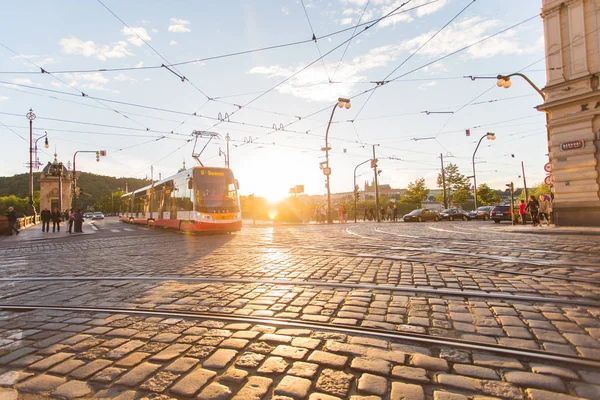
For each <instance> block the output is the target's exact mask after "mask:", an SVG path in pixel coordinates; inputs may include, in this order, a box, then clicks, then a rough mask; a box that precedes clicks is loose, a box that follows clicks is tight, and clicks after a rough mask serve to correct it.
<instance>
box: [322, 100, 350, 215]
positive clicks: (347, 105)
mask: <svg viewBox="0 0 600 400" xmlns="http://www.w3.org/2000/svg"><path fill="white" fill-rule="evenodd" d="M338 107H339V108H346V109H347V110H348V109H350V107H351V104H350V99H344V98H343V97H340V98H338V102H337V103H336V105H334V106H333V110H331V117H329V123H328V124H327V130H326V131H325V147H323V148H322V149H321V150H322V151H324V152H325V166H324V167H323V164H321V167H322V169H323V174H324V175H325V176H326V177H327V183H326V184H325V186H326V187H327V223H328V224H332V223H333V221H332V219H331V190H330V189H329V176H330V175H331V168H329V150H331V147H329V127H330V126H331V121H332V120H333V114H334V113H335V109H336V108H338Z"/></svg>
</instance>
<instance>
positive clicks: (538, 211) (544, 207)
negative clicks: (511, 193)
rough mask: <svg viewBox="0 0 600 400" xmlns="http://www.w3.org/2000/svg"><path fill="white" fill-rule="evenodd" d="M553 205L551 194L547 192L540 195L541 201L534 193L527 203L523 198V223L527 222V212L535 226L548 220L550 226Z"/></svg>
mask: <svg viewBox="0 0 600 400" xmlns="http://www.w3.org/2000/svg"><path fill="white" fill-rule="evenodd" d="M551 207H552V205H551V203H550V200H549V196H547V195H545V194H542V195H540V197H539V201H538V199H536V198H535V196H534V195H531V196H529V199H527V203H525V200H521V204H520V205H519V214H520V215H521V223H522V224H523V225H525V224H526V221H525V220H526V217H527V213H529V216H530V217H531V223H532V224H533V226H542V225H543V223H544V222H546V225H547V226H550V212H551Z"/></svg>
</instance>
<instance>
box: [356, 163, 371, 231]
mask: <svg viewBox="0 0 600 400" xmlns="http://www.w3.org/2000/svg"><path fill="white" fill-rule="evenodd" d="M369 161H371V160H367V161H363V162H361V163H360V164H358V165H357V166H356V167H354V188H355V190H356V170H357V169H358V167H360V166H361V165H364V164H366V163H368V162H369ZM357 194H358V191H356V193H355V194H354V222H356V214H357V209H356V203H357V202H358V199H357V198H356V195H357Z"/></svg>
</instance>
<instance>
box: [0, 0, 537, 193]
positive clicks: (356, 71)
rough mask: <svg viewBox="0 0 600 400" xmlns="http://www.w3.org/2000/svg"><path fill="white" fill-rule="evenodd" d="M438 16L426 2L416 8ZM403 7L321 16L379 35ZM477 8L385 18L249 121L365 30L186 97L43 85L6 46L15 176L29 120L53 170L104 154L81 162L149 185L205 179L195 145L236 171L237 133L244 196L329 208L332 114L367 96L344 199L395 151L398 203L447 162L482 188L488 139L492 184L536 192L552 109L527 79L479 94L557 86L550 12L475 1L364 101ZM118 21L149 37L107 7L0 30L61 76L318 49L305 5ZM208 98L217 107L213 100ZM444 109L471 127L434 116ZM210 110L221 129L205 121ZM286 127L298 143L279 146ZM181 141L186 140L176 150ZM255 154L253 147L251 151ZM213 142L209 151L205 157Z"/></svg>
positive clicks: (159, 91)
mask: <svg viewBox="0 0 600 400" xmlns="http://www.w3.org/2000/svg"><path fill="white" fill-rule="evenodd" d="M431 1H432V0H413V1H411V2H409V3H408V4H406V5H405V6H404V9H407V8H411V7H415V6H419V5H423V4H425V3H430V2H431ZM401 3H402V2H399V1H394V0H371V1H367V0H330V1H320V0H305V1H304V5H305V6H306V11H307V13H308V16H309V18H310V23H311V25H312V30H314V33H315V35H316V37H317V38H320V37H322V36H324V35H327V34H329V33H332V32H336V31H338V30H340V29H344V28H352V26H353V25H355V24H356V23H357V22H358V20H359V18H360V17H361V16H362V21H363V22H366V21H368V20H372V19H375V18H378V17H381V16H382V15H385V14H386V13H387V12H388V11H390V10H392V9H393V8H395V7H397V6H398V5H400V4H401ZM469 3H472V1H471V0H438V1H433V2H431V3H430V4H428V5H425V6H422V7H420V8H417V9H415V10H413V11H410V12H407V13H403V14H398V15H395V16H392V17H390V18H388V19H384V20H382V21H381V22H379V23H378V24H377V25H375V26H373V27H372V28H370V29H368V30H367V31H366V32H364V33H362V34H360V35H358V36H357V37H355V38H354V39H352V40H351V42H350V46H349V47H348V49H347V52H346V54H345V56H344V57H343V59H342V61H341V63H340V59H341V58H342V53H343V52H344V50H345V49H346V45H342V46H341V47H340V48H338V49H337V50H335V51H333V52H332V53H331V54H329V55H327V56H325V57H324V59H323V61H318V62H316V63H314V65H312V66H311V67H310V68H307V69H305V70H303V71H302V72H301V73H299V74H297V75H296V76H294V77H293V78H291V79H289V80H288V81H287V82H286V83H284V84H282V85H281V86H279V87H277V88H275V89H274V90H272V91H270V92H268V93H267V94H265V95H264V96H262V97H260V98H259V99H257V100H255V101H254V102H252V103H251V104H249V105H247V106H246V107H243V108H242V109H240V110H238V107H237V106H235V105H234V104H237V105H245V104H247V103H248V102H250V101H251V100H253V99H255V98H256V97H257V96H259V95H260V94H261V93H263V92H265V91H266V90H268V89H269V88H271V87H273V86H274V85H276V84H277V83H280V82H281V81H283V80H284V79H286V78H288V77H289V76H290V75H291V74H293V73H294V72H296V71H297V70H299V69H300V68H303V67H305V66H306V65H308V64H309V63H311V62H313V61H315V60H317V59H318V58H319V56H320V54H323V55H324V54H326V53H328V52H329V51H330V50H332V49H334V48H335V47H336V46H339V45H340V44H341V43H343V42H344V41H346V40H348V39H349V38H350V37H351V35H352V32H353V30H352V29H350V30H348V31H346V32H343V33H340V34H336V35H332V36H329V37H327V38H323V39H319V40H318V41H317V44H318V48H317V45H315V43H314V42H308V43H305V44H298V45H294V46H289V47H282V48H278V49H272V50H266V51H262V52H254V53H251V54H245V55H238V56H232V57H228V58H220V59H213V60H206V61H201V62H196V63H190V64H186V65H180V66H177V67H176V68H177V70H178V71H179V72H180V73H181V74H183V75H184V76H185V77H187V78H188V80H189V81H186V82H181V80H180V79H179V78H178V77H177V76H176V75H174V74H173V73H171V72H169V71H168V70H166V69H165V68H156V69H137V70H128V71H120V72H116V71H115V72H86V73H67V74H64V73H63V74H60V73H57V74H56V75H54V76H55V77H56V78H54V77H53V76H50V75H47V74H43V75H42V74H31V73H27V72H36V71H38V70H37V69H36V68H35V67H34V66H33V65H32V64H30V63H29V62H28V61H26V60H24V59H23V58H21V57H19V56H16V55H15V54H13V53H11V52H10V51H9V50H7V49H6V48H4V47H2V46H0V80H1V81H2V82H5V83H4V84H2V85H1V86H0V123H1V124H0V143H1V147H2V149H3V150H4V154H3V161H2V163H1V164H0V175H2V176H8V175H13V174H16V173H22V172H26V168H25V163H26V162H27V161H28V146H29V144H28V140H27V141H25V140H22V139H20V138H19V137H18V136H17V134H19V135H21V136H23V137H24V138H26V139H28V134H29V133H28V125H27V119H26V118H25V114H26V113H27V111H28V110H29V108H30V107H32V108H33V109H34V112H35V113H36V114H37V115H38V119H36V120H35V121H34V128H35V129H34V134H35V135H39V134H40V133H42V134H43V131H44V130H46V131H48V133H49V136H50V143H51V148H50V149H48V150H45V153H40V160H41V161H42V162H43V163H46V162H47V161H49V160H50V159H51V157H50V155H51V154H52V153H53V151H54V148H55V146H56V150H57V152H58V154H59V158H60V159H61V160H63V161H65V162H66V161H68V160H69V159H72V156H73V153H74V152H75V151H77V150H97V149H106V150H108V156H107V157H105V158H103V159H102V161H101V162H100V163H97V162H96V161H95V158H94V157H93V156H92V155H81V156H78V160H77V166H78V169H83V170H84V171H87V172H93V173H97V174H105V175H114V176H136V177H144V176H146V175H147V176H149V175H150V166H151V165H154V171H155V172H154V173H155V175H154V176H155V178H157V177H158V173H159V172H161V173H162V176H163V177H165V176H167V175H169V174H172V173H174V172H175V171H176V170H177V169H178V168H179V167H180V166H181V163H182V161H183V160H184V159H185V161H186V164H187V166H191V165H194V164H195V161H194V160H193V159H192V157H191V153H192V148H193V142H191V143H186V142H185V140H188V139H189V135H190V134H191V132H192V131H193V130H206V129H210V130H211V131H213V132H216V133H218V134H219V135H220V138H218V139H214V140H213V141H212V142H211V143H210V144H209V145H208V147H207V148H206V150H205V152H204V154H203V156H202V160H203V162H204V163H205V164H208V165H215V166H222V165H223V157H219V155H218V154H219V148H221V149H222V150H225V147H226V144H225V139H224V138H225V136H226V134H227V133H229V135H230V137H231V142H230V149H231V168H232V169H233V170H234V172H235V174H236V176H237V178H238V179H239V181H240V184H241V192H242V194H249V193H256V194H257V195H265V196H269V197H279V196H283V195H285V193H286V192H287V189H288V188H289V187H292V186H294V185H296V184H304V185H305V188H306V192H307V193H310V194H321V193H325V187H324V176H323V175H322V173H321V171H320V170H319V162H321V161H324V153H323V152H321V151H320V148H321V147H322V146H323V145H324V136H325V128H326V123H327V120H328V119H329V115H330V112H331V111H330V110H331V107H332V106H333V104H334V102H335V101H336V99H337V98H338V97H351V98H352V102H351V103H352V108H351V109H350V110H346V109H338V110H337V111H336V112H335V115H334V122H335V123H334V124H332V126H331V129H330V139H331V147H332V153H331V157H330V159H331V160H330V164H331V167H332V171H333V172H332V176H331V179H332V191H334V192H337V191H351V190H352V172H353V170H354V167H355V166H356V165H357V164H359V163H360V162H362V161H364V160H367V159H369V158H371V154H372V149H371V145H372V144H378V145H379V146H378V147H377V149H376V151H377V155H378V158H379V159H380V163H379V165H380V169H382V173H381V177H380V182H381V183H389V184H391V185H392V186H393V187H405V186H406V185H407V184H408V183H409V182H411V181H414V180H415V179H417V178H419V177H425V179H426V182H427V183H428V185H429V186H430V187H431V188H436V184H435V179H436V176H437V173H438V171H439V154H440V153H444V154H445V155H448V156H449V157H447V158H446V159H445V161H446V162H454V163H457V164H458V165H459V167H460V169H461V172H463V173H464V174H465V175H471V155H472V153H473V150H474V148H475V145H476V141H477V140H478V139H479V138H480V137H481V136H482V135H483V134H485V133H486V132H488V131H490V132H494V133H496V135H497V140H495V141H493V142H489V141H484V142H483V143H482V145H481V148H480V149H479V151H478V153H477V158H478V162H479V163H478V164H477V177H478V179H477V181H478V183H488V184H490V185H491V186H493V187H497V188H504V183H506V182H508V181H511V180H512V181H515V183H516V184H517V185H519V183H517V182H519V178H518V175H520V174H521V172H520V168H521V167H520V161H524V162H525V165H526V168H527V170H526V172H527V175H528V181H529V183H530V184H535V183H539V182H541V181H542V179H543V178H544V176H545V173H544V171H543V169H542V167H543V165H544V164H545V163H546V162H547V156H546V153H547V143H546V133H545V126H544V123H545V117H544V115H543V114H542V113H539V112H537V111H536V110H535V109H534V108H533V107H534V106H536V105H538V104H539V103H540V102H541V98H540V97H539V95H538V94H537V93H535V92H534V91H533V89H531V88H530V87H529V86H528V85H527V84H526V83H525V82H523V81H520V80H518V79H514V81H513V85H512V87H511V88H510V89H508V90H507V89H501V88H497V87H495V86H494V85H495V81H494V80H477V81H471V80H470V79H463V78H462V77H463V76H465V75H487V76H495V75H497V74H498V73H511V72H516V71H520V70H523V69H525V71H526V72H525V73H526V74H527V75H528V76H529V77H530V78H531V79H532V80H533V81H534V82H535V83H536V84H537V85H538V86H540V87H543V86H544V84H545V72H544V68H545V61H544V60H543V57H544V48H543V28H542V20H541V18H540V17H539V15H538V14H539V12H540V7H541V2H540V1H533V0H527V1H513V0H505V1H495V0H478V1H475V2H473V4H472V5H471V6H470V7H468V8H467V9H466V10H465V11H464V12H463V13H462V14H461V15H460V16H459V17H458V18H457V19H456V20H455V21H454V22H453V23H451V24H450V25H449V26H448V27H446V28H445V29H444V30H443V31H442V32H441V33H440V34H439V35H437V36H436V37H435V38H434V39H433V40H431V41H430V42H429V43H428V44H427V45H425V46H424V47H423V48H422V49H421V50H420V51H419V52H418V53H416V54H415V55H414V56H413V57H412V58H411V59H410V60H409V61H408V62H406V63H405V64H404V65H403V66H401V67H400V68H399V69H398V70H397V71H396V72H394V73H393V74H392V75H391V76H390V78H394V77H397V76H400V75H403V74H405V73H407V72H411V71H413V70H415V69H416V71H414V72H411V73H410V74H408V75H406V76H404V77H402V78H401V79H399V80H397V81H395V82H392V83H389V84H386V85H383V86H382V87H379V88H378V89H377V90H376V91H375V92H374V94H373V96H371V98H370V99H369V100H368V102H367V103H366V105H365V101H366V100H367V98H369V95H370V93H367V94H364V95H359V96H357V95H358V94H360V93H361V92H363V91H365V90H368V89H371V88H373V87H374V86H375V84H373V83H370V82H373V81H381V80H383V79H385V78H386V77H387V76H388V75H389V74H390V73H391V72H392V71H393V70H394V69H395V68H397V67H398V66H399V65H400V64H401V63H402V62H403V61H404V60H405V59H406V58H407V57H408V56H409V55H410V53H411V52H412V51H415V50H416V49H417V48H418V47H419V46H420V45H421V44H422V43H423V42H424V41H425V40H427V39H428V38H429V37H431V35H433V34H434V33H435V32H436V31H437V30H438V29H440V28H441V27H442V26H443V25H444V24H446V23H447V22H448V21H449V20H450V19H452V18H453V17H454V16H455V15H456V14H457V13H458V12H459V11H460V10H461V9H463V8H464V7H465V6H467V5H468V4H469ZM104 4H105V5H106V6H107V7H108V8H109V9H110V10H111V11H112V12H113V13H114V14H116V15H117V16H118V17H119V18H120V19H121V20H123V21H124V22H125V23H127V25H129V27H131V28H133V29H134V30H135V32H137V34H138V35H139V36H137V35H135V34H132V32H131V31H130V30H129V29H127V28H126V27H125V26H124V24H123V23H122V22H120V21H119V20H118V19H117V18H116V17H115V16H113V15H112V14H111V13H110V12H109V11H108V10H107V9H106V8H104V7H103V6H102V4H100V3H99V2H97V1H86V2H82V1H60V2H58V1H31V2H27V3H22V2H10V3H8V2H6V3H4V7H3V12H2V15H1V16H0V22H1V23H0V43H1V44H3V45H4V46H7V47H9V48H10V49H12V50H14V51H15V52H17V53H19V54H20V55H22V56H24V57H25V58H27V59H28V60H29V61H31V62H33V63H35V64H37V65H40V66H42V67H43V68H44V69H46V70H48V71H51V72H52V71H81V70H98V69H104V68H121V67H136V66H137V67H150V66H160V65H161V64H163V63H164V64H166V63H167V61H165V60H163V59H162V58H161V57H160V56H159V55H157V54H156V53H155V52H154V51H153V50H152V49H151V48H150V47H149V46H148V45H147V44H149V45H151V46H152V47H153V48H154V49H155V50H156V51H157V52H158V53H160V55H162V57H164V59H166V60H168V63H178V62H182V61H191V60H197V59H204V58H208V57H213V56H218V55H222V54H226V53H231V52H238V51H245V50H250V49H255V48H260V47H265V46H275V45H279V44H286V43H290V42H296V41H303V40H309V39H311V37H312V35H313V31H312V30H311V26H309V23H308V21H307V18H306V15H305V11H304V8H303V5H302V2H301V1H294V0H290V1H287V0H286V1H219V2H209V1H169V2H159V1H144V2H142V1H126V2H123V1H115V0H105V1H104ZM365 6H366V11H365V13H364V14H363V10H365ZM531 17H534V18H533V19H532V20H531V21H529V22H526V23H524V24H522V25H520V26H518V27H517V28H514V29H511V30H509V31H507V32H506V33H503V34H501V35H499V36H496V37H494V38H493V39H489V40H486V41H484V42H482V43H481V44H480V45H478V46H475V47H471V48H469V49H467V50H465V51H462V52H460V53H458V54H455V55H452V56H450V57H448V58H445V59H444V60H442V61H439V62H436V63H434V64H432V65H430V66H428V67H426V68H419V67H422V66H423V65H425V64H427V63H430V62H432V61H434V60H436V59H437V58H439V57H442V56H444V55H446V54H448V53H451V52H453V51H455V50H457V49H459V48H462V47H464V46H467V45H470V44H473V43H475V42H476V41H478V40H481V39H484V38H486V37H488V36H490V35H492V34H495V33H497V32H499V31H501V30H503V29H505V28H508V27H509V26H511V25H514V24H517V23H519V22H521V21H524V20H526V19H528V18H531ZM361 30H362V28H358V30H357V31H356V32H357V33H358V32H360V31H361ZM140 38H143V39H144V40H146V42H147V44H145V43H144V42H143V41H142V40H141V39H140ZM539 60H541V61H540V62H537V63H535V62H536V61H539ZM533 63H535V64H533ZM57 78H59V79H60V80H59V79H57ZM61 80H62V81H63V82H64V83H63V82H61ZM329 80H331V81H332V82H333V83H329ZM6 83H17V84H21V85H27V86H32V87H33V88H26V87H23V86H20V87H18V86H14V85H10V84H6ZM65 83H66V84H65ZM67 85H69V86H71V87H69V86H67ZM492 86H494V87H493V88H492V89H491V90H489V91H488V92H487V93H484V92H485V91H486V90H487V89H489V88H491V87H492ZM40 89H51V90H58V91H61V92H65V93H73V94H75V96H69V95H65V94H62V93H51V92H47V91H42V90H40ZM78 90H79V91H83V92H85V93H86V94H88V95H90V96H95V97H98V98H102V99H107V100H114V101H118V102H125V103H132V104H134V105H142V106H148V107H156V108H161V109H168V110H172V111H176V112H178V113H179V114H178V113H176V112H171V113H169V112H165V111H159V110H152V109H148V108H141V107H137V106H133V105H125V104H119V103H115V102H105V101H101V102H98V101H95V100H93V99H90V98H84V97H82V96H81V95H78ZM202 92H203V93H205V94H206V95H208V96H209V97H210V98H212V99H214V100H210V101H207V97H206V96H205V95H204V94H203V93H202ZM479 95H481V97H480V98H478V99H477V100H476V101H475V103H478V104H473V105H469V106H467V107H464V108H463V107H462V106H464V105H465V104H467V103H468V102H469V101H471V100H473V99H474V98H475V97H476V96H479ZM228 96H233V97H228ZM355 96H356V97H355ZM495 100H498V101H495ZM363 105H365V106H364V108H362V107H363ZM325 108H327V110H324V111H322V112H320V113H318V114H315V115H313V116H311V117H310V118H305V117H306V116H308V115H311V114H313V113H314V112H316V111H319V110H322V109H325ZM361 108H362V110H361ZM113 110H116V111H118V112H119V113H120V114H119V113H117V112H115V111H113ZM236 110H238V111H236ZM431 110H444V111H458V112H456V113H455V114H454V115H451V114H430V115H427V114H425V113H422V111H431ZM195 111H197V114H198V115H202V116H206V117H209V118H212V120H211V119H209V118H201V117H193V116H190V115H189V114H191V113H193V112H195ZM232 112H234V114H233V115H232V116H231V117H230V121H231V122H220V123H219V121H215V120H214V118H217V116H218V115H219V113H221V115H224V114H225V113H228V114H231V113H232ZM13 114H17V115H13ZM186 114H188V115H186ZM297 117H303V118H302V119H299V118H297ZM48 118H51V119H59V120H64V121H56V120H50V119H48ZM67 120H68V121H79V122H84V123H73V122H67ZM349 121H354V122H349ZM292 122H293V124H291V125H288V124H290V123H292ZM182 123H183V124H182ZM242 123H243V124H242ZM2 124H4V125H2ZM90 124H101V125H110V126H111V127H109V126H98V125H90ZM244 124H245V125H244ZM274 124H275V126H278V127H279V126H281V125H283V126H285V128H284V130H283V131H281V130H278V131H275V132H274V131H273V129H272V126H273V125H274ZM215 125H216V126H215ZM251 125H252V126H251ZM7 126H8V127H9V128H10V129H12V130H14V132H12V131H11V130H9V128H7ZM479 126H480V127H479ZM478 127H479V128H478ZM145 128H149V129H150V131H145ZM467 128H471V137H466V136H465V133H464V130H465V129H467ZM171 131H173V132H174V133H176V134H173V135H171V134H169V133H168V132H171ZM163 132H166V133H163ZM306 132H308V134H307V133H306ZM15 133H16V134H15ZM107 134H110V135H107ZM163 136H164V137H165V138H163V139H160V140H158V141H156V139H158V138H160V137H163ZM250 137H251V138H252V140H253V143H251V144H244V141H245V140H246V141H248V139H249V138H250ZM415 138H416V139H425V138H435V139H426V140H413V139H415ZM205 142H206V139H203V140H202V141H201V142H199V145H200V146H203V145H204V143H205ZM178 148H179V149H178ZM119 149H122V150H121V151H119ZM177 149H178V150H177ZM510 154H514V155H515V157H514V158H512V157H511V156H510ZM450 156H454V157H450ZM389 158H397V159H400V160H397V159H389ZM358 174H359V175H360V177H359V178H358V181H359V182H363V181H364V180H367V179H368V180H370V179H371V178H372V173H370V172H369V171H368V164H366V165H365V166H363V167H361V168H359V170H358Z"/></svg>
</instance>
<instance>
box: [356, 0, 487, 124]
mask: <svg viewBox="0 0 600 400" xmlns="http://www.w3.org/2000/svg"><path fill="white" fill-rule="evenodd" d="M476 1H477V0H471V2H470V3H469V4H467V5H466V6H464V7H463V8H462V9H461V10H460V11H459V12H458V13H457V14H456V15H454V17H452V18H451V19H450V20H449V21H448V22H446V23H445V24H444V26H442V27H441V28H440V29H438V30H437V31H436V32H435V33H434V34H433V35H431V37H429V39H427V40H426V41H425V42H424V43H423V44H421V45H420V46H419V48H418V49H416V50H415V51H413V52H412V53H410V54H409V55H408V57H406V58H405V59H404V61H402V62H401V63H400V65H398V66H397V67H396V68H394V70H393V71H392V72H390V73H389V74H387V75H386V77H385V78H383V79H382V80H381V82H385V81H387V80H388V78H389V77H390V76H392V75H393V74H394V73H395V72H396V71H398V70H399V69H400V68H401V67H402V66H403V65H404V64H406V63H407V62H408V61H409V60H410V59H411V58H413V56H414V55H415V54H417V53H418V52H419V51H420V50H421V49H422V48H423V47H425V46H427V44H428V43H429V42H431V41H432V40H433V39H434V38H435V37H436V36H437V35H439V34H440V33H441V32H442V31H443V30H444V29H446V28H447V27H448V26H449V25H450V24H452V22H454V20H456V19H457V18H458V17H460V16H461V14H462V13H464V12H465V11H467V9H468V8H469V7H471V6H472V5H473V4H474V3H475V2H476ZM379 86H383V84H381V85H378V86H376V87H375V89H374V90H373V91H372V92H371V94H370V95H369V97H367V100H365V102H364V103H363V105H362V107H361V108H360V109H359V110H358V112H357V113H356V115H355V116H354V120H356V119H357V118H358V116H359V115H360V113H361V112H362V110H363V109H364V108H365V106H366V105H367V103H368V102H369V100H371V97H373V95H374V94H375V91H376V90H377V87H379Z"/></svg>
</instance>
